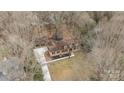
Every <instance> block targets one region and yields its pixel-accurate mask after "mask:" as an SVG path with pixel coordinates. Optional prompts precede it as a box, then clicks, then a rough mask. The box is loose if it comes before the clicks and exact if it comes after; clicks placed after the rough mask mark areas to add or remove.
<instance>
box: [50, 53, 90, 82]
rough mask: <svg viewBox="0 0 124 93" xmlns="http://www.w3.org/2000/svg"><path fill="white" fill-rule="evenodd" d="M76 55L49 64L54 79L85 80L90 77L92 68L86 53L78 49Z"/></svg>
mask: <svg viewBox="0 0 124 93" xmlns="http://www.w3.org/2000/svg"><path fill="white" fill-rule="evenodd" d="M74 55H75V56H74V57H71V58H68V59H63V60H59V61H56V62H54V63H51V64H49V65H48V66H49V70H50V74H51V76H52V78H53V80H85V79H87V78H88V76H89V74H90V72H91V69H90V68H89V65H88V64H89V62H88V61H87V56H86V54H85V53H83V52H82V51H78V52H76V53H74Z"/></svg>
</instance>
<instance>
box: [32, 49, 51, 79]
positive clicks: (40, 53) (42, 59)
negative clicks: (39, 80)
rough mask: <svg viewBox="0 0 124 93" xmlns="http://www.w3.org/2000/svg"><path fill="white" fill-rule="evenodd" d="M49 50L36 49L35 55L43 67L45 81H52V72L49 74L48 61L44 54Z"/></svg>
mask: <svg viewBox="0 0 124 93" xmlns="http://www.w3.org/2000/svg"><path fill="white" fill-rule="evenodd" d="M47 50H48V49H47V47H41V48H36V49H34V54H35V57H36V59H37V61H38V63H40V65H41V68H42V73H43V76H44V77H43V79H44V80H45V81H51V76H50V72H49V69H48V66H47V64H46V63H47V62H46V59H45V56H44V53H45V52H46V51H47ZM43 64H44V65H43Z"/></svg>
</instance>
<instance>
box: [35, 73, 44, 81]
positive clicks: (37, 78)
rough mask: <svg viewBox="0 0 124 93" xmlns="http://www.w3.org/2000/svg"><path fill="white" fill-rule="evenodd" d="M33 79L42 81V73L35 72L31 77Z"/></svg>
mask: <svg viewBox="0 0 124 93" xmlns="http://www.w3.org/2000/svg"><path fill="white" fill-rule="evenodd" d="M33 80H35V81H42V80H43V75H42V74H35V75H34V77H33Z"/></svg>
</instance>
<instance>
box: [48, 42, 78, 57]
mask: <svg viewBox="0 0 124 93" xmlns="http://www.w3.org/2000/svg"><path fill="white" fill-rule="evenodd" d="M47 48H48V54H49V56H50V57H52V58H56V57H63V56H70V55H71V53H72V52H75V51H77V50H79V44H78V43H77V42H74V41H72V40H68V41H63V40H61V41H55V40H54V41H51V42H50V44H49V45H48V46H47Z"/></svg>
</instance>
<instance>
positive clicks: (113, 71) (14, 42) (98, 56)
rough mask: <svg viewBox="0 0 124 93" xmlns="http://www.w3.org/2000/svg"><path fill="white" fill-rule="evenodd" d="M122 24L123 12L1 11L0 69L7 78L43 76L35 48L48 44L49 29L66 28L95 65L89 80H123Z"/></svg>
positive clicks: (123, 48)
mask: <svg viewBox="0 0 124 93" xmlns="http://www.w3.org/2000/svg"><path fill="white" fill-rule="evenodd" d="M123 25H124V12H106V11H102V12H101V11H97V12H96V11H92V12H85V11H83V12H76V11H74V12H73V11H72V12H71V11H70V12H68V11H62V12H50V11H49V12H47V11H46V12H40V11H39V12H38V11H37V12H0V72H3V74H4V73H5V75H6V78H7V79H8V80H43V79H42V74H41V73H42V70H41V68H40V65H39V64H38V63H37V61H36V60H35V58H34V54H33V49H34V48H36V47H41V46H45V45H46V43H47V39H46V38H45V37H44V36H46V35H47V33H49V34H50V33H52V32H56V31H59V30H61V29H66V30H67V31H68V32H69V33H72V35H73V36H74V37H76V39H77V40H78V42H80V46H81V49H82V52H83V53H85V55H86V56H87V61H88V65H89V68H92V69H93V73H92V75H90V76H89V79H88V80H124V69H123V68H124V56H123V55H124V26H123ZM63 26H66V28H62V27H63ZM56 34H58V35H57V36H58V37H56V36H54V38H57V39H58V38H59V37H60V38H61V37H62V34H61V33H57V32H56ZM13 60H14V61H13ZM9 61H10V63H12V62H14V64H11V66H10V64H8V63H9ZM3 65H4V66H3ZM10 69H11V70H10ZM87 69H88V68H87ZM14 70H15V71H14ZM7 73H13V74H14V75H15V77H14V78H13V77H11V75H12V74H11V75H10V74H7ZM19 73H20V74H19ZM1 75H2V74H1ZM79 80H80V79H79Z"/></svg>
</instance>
